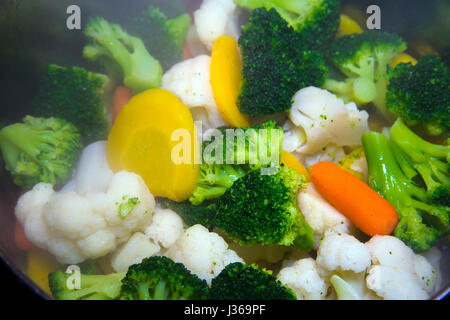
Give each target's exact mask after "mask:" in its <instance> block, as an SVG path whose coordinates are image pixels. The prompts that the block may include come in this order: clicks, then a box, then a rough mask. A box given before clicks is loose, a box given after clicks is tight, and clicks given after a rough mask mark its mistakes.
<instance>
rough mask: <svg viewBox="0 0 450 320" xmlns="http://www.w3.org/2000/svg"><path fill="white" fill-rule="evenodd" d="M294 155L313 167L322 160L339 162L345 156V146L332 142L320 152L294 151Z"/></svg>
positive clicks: (307, 165)
mask: <svg viewBox="0 0 450 320" xmlns="http://www.w3.org/2000/svg"><path fill="white" fill-rule="evenodd" d="M294 155H295V156H296V157H297V158H298V159H299V160H300V161H301V162H302V163H303V164H304V165H305V166H306V167H307V168H309V167H311V166H313V165H315V164H316V163H318V162H320V161H329V162H333V163H338V162H339V161H341V160H342V159H343V158H344V157H345V151H344V148H343V147H340V146H337V145H335V144H334V143H330V144H328V145H326V146H325V147H323V148H322V150H320V151H319V152H316V153H313V154H305V153H298V152H297V153H294Z"/></svg>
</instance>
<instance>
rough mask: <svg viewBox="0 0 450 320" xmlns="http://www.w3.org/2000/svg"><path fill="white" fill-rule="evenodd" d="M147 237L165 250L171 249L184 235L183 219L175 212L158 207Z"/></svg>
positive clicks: (147, 229)
mask: <svg viewBox="0 0 450 320" xmlns="http://www.w3.org/2000/svg"><path fill="white" fill-rule="evenodd" d="M144 232H145V235H146V236H147V237H149V238H150V239H152V240H153V241H154V242H155V243H156V244H158V245H160V246H161V247H163V248H169V247H171V246H172V245H173V244H174V243H175V242H176V241H177V239H178V238H179V237H180V236H181V235H182V234H183V233H184V222H183V219H182V218H181V217H180V216H179V215H178V214H177V213H176V212H175V211H173V210H170V209H162V208H160V207H156V208H155V211H154V212H153V217H152V223H151V224H150V225H149V226H148V227H147V228H146V229H145V231H144Z"/></svg>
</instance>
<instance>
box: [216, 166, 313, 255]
mask: <svg viewBox="0 0 450 320" xmlns="http://www.w3.org/2000/svg"><path fill="white" fill-rule="evenodd" d="M303 187H305V178H304V177H303V176H302V175H300V174H299V173H298V172H297V171H295V170H294V169H291V168H288V167H284V166H283V165H281V166H280V167H279V168H278V170H277V173H275V174H261V172H259V171H252V172H250V173H248V174H247V175H246V176H244V177H242V178H239V179H238V180H236V181H235V182H234V184H233V185H232V186H231V188H230V189H228V190H227V191H226V192H225V194H224V195H223V196H222V197H220V198H219V200H218V201H217V213H216V225H217V227H218V228H219V229H220V230H222V231H223V232H224V233H225V235H226V236H227V237H228V238H230V239H232V240H234V241H235V242H237V243H239V244H240V245H243V246H249V245H282V246H287V247H294V248H296V249H299V250H303V251H309V250H311V248H312V246H313V244H314V232H313V230H312V228H311V227H310V226H309V225H308V224H307V223H306V221H305V220H304V218H303V215H302V214H301V212H300V211H299V209H298V205H297V194H298V191H299V190H300V189H302V188H303Z"/></svg>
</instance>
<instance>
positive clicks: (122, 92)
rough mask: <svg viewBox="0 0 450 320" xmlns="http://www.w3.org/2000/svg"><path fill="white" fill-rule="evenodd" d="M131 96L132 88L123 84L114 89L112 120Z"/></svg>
mask: <svg viewBox="0 0 450 320" xmlns="http://www.w3.org/2000/svg"><path fill="white" fill-rule="evenodd" d="M131 97H133V90H131V89H130V88H128V87H125V86H119V87H117V88H116V90H115V91H114V99H113V114H112V116H113V121H114V120H116V118H117V115H118V114H119V113H120V111H121V110H122V108H123V106H124V105H126V104H127V103H128V101H130V99H131Z"/></svg>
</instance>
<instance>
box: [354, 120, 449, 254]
mask: <svg viewBox="0 0 450 320" xmlns="http://www.w3.org/2000/svg"><path fill="white" fill-rule="evenodd" d="M408 130H409V129H408V128H407V127H406V126H405V125H404V124H403V123H402V122H401V120H397V121H396V123H395V124H394V125H393V127H392V130H391V134H392V135H393V136H394V138H393V141H389V139H388V138H387V137H386V136H385V135H383V134H381V133H377V132H368V133H365V134H364V135H363V137H362V142H363V146H364V152H365V154H366V157H367V164H368V168H369V184H370V186H371V187H372V188H373V189H374V190H375V191H377V192H378V193H380V194H381V195H382V196H383V197H384V198H385V199H386V200H387V201H389V202H390V203H391V204H392V205H393V206H394V207H395V208H396V209H397V212H398V215H399V223H398V225H397V226H396V228H395V230H394V232H393V235H394V236H396V237H398V238H399V239H401V240H402V241H403V242H405V243H406V244H407V245H408V246H409V247H411V248H412V249H413V250H415V251H417V252H420V251H426V250H428V249H429V248H431V247H432V246H433V245H434V244H435V243H436V241H437V239H439V238H440V237H442V236H444V235H446V234H448V233H449V221H450V220H449V214H450V208H449V207H448V206H444V205H440V204H438V203H436V202H435V201H434V200H433V199H432V196H431V195H430V192H429V191H428V190H427V189H426V187H423V186H421V185H420V181H417V179H414V178H415V176H417V174H418V173H419V174H420V175H422V176H424V175H423V173H424V172H432V171H433V170H434V169H437V168H433V165H434V164H435V163H437V162H436V161H438V160H437V159H439V158H442V157H447V159H448V153H449V149H448V147H439V146H433V145H430V144H428V143H426V142H425V141H422V140H420V139H419V138H418V137H417V136H415V135H414V134H413V133H411V132H409V131H408ZM399 139H401V140H403V141H402V143H401V144H399V143H398V142H399ZM394 141H395V142H394ZM404 147H408V148H411V150H410V151H408V152H404V149H403V148H404ZM399 151H401V152H399ZM409 157H411V158H409ZM414 159H417V160H414ZM431 160H432V161H431ZM429 162H431V163H430V164H431V167H428V168H426V167H425V166H426V165H428V163H429ZM420 167H422V169H419V168H420ZM447 169H448V168H447ZM429 170H431V171H429ZM421 171H422V172H421ZM433 173H434V172H433ZM446 177H447V183H448V171H447V175H446ZM431 192H433V191H431Z"/></svg>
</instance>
